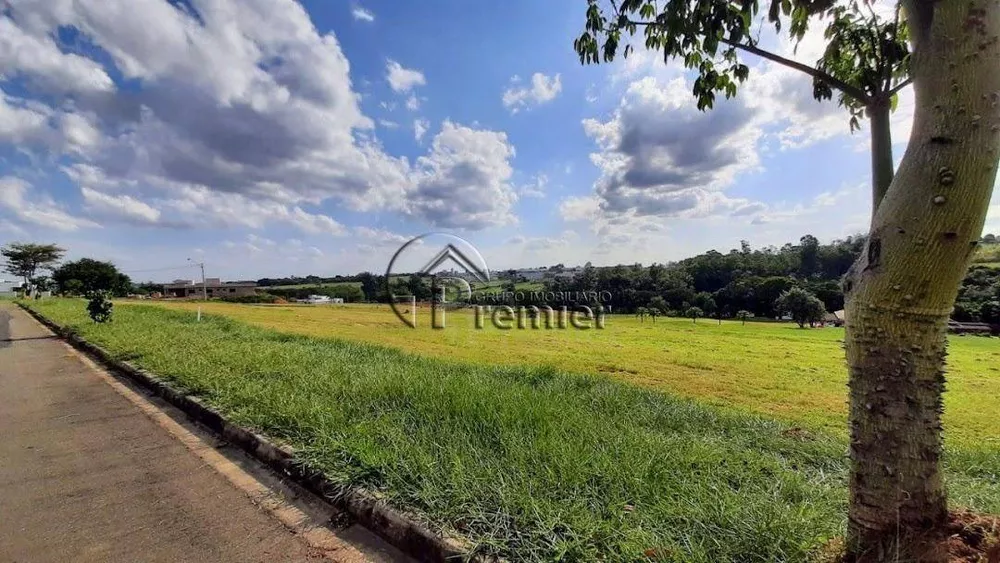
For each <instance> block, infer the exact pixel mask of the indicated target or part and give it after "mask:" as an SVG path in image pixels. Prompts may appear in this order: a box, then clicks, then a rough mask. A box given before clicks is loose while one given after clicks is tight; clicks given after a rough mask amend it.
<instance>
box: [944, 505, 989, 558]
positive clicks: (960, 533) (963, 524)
mask: <svg viewBox="0 0 1000 563" xmlns="http://www.w3.org/2000/svg"><path fill="white" fill-rule="evenodd" d="M944 535H945V540H944V542H945V546H946V548H947V550H948V556H949V559H948V562H949V563H1000V517H997V516H981V515H978V514H974V513H972V512H967V511H965V512H952V513H951V514H950V515H949V518H948V523H947V524H946V525H945V529H944Z"/></svg>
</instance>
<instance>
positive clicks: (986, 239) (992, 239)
mask: <svg viewBox="0 0 1000 563" xmlns="http://www.w3.org/2000/svg"><path fill="white" fill-rule="evenodd" d="M996 242H997V236H996V235H994V234H993V233H988V234H985V235H983V244H996Z"/></svg>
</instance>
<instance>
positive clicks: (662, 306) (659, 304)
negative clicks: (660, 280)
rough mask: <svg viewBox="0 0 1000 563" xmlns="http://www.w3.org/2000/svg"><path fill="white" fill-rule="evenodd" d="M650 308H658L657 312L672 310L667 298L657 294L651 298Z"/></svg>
mask: <svg viewBox="0 0 1000 563" xmlns="http://www.w3.org/2000/svg"><path fill="white" fill-rule="evenodd" d="M649 309H650V310H652V309H656V311H657V312H659V313H664V314H666V312H667V311H669V310H670V306H669V305H668V304H667V301H666V299H664V298H663V297H661V296H659V295H655V296H653V298H652V299H650V300H649Z"/></svg>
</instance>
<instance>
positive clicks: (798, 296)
mask: <svg viewBox="0 0 1000 563" xmlns="http://www.w3.org/2000/svg"><path fill="white" fill-rule="evenodd" d="M774 306H775V308H776V309H778V311H780V312H781V313H787V314H788V315H791V317H792V320H794V321H795V322H796V323H798V324H799V327H805V325H806V323H809V325H812V324H813V323H817V322H819V321H821V320H823V316H824V315H825V314H826V308H824V307H823V302H822V301H820V300H819V299H817V298H816V296H815V295H813V294H812V293H809V292H808V291H806V290H804V289H802V288H800V287H793V288H792V289H789V290H788V291H785V292H783V293H782V294H781V296H779V297H778V299H777V301H775V303H774Z"/></svg>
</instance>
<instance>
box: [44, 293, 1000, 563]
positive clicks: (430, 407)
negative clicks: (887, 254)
mask: <svg viewBox="0 0 1000 563" xmlns="http://www.w3.org/2000/svg"><path fill="white" fill-rule="evenodd" d="M35 306H37V307H38V308H39V309H40V310H42V311H43V312H44V313H45V314H47V315H49V316H51V317H52V318H55V319H57V320H59V321H60V322H63V323H68V324H72V325H75V326H77V327H78V328H79V330H80V331H81V332H82V333H83V334H84V335H85V336H86V337H87V338H89V339H91V340H93V341H95V342H97V343H99V344H101V345H103V346H105V347H107V348H108V349H110V350H112V351H113V352H114V353H116V354H118V355H119V356H122V357H127V358H130V359H132V360H133V361H136V362H137V363H139V364H141V365H144V366H146V367H148V368H150V369H151V370H153V371H155V372H157V373H160V374H164V375H166V376H168V377H170V378H171V379H173V380H174V381H176V382H178V383H180V384H181V385H183V386H185V387H187V388H189V389H190V390H192V391H193V392H195V393H197V394H199V395H201V396H204V397H206V398H208V399H209V400H210V402H211V403H213V404H214V405H216V406H218V407H220V408H222V409H223V410H225V411H227V412H229V413H230V414H231V415H232V416H234V417H235V418H236V419H238V420H240V421H242V422H243V423H246V424H249V425H252V426H254V427H257V428H259V429H261V430H263V431H265V432H267V433H269V434H271V435H272V436H275V437H278V438H281V439H284V440H287V441H288V442H290V443H291V444H293V445H294V446H295V447H297V448H298V449H299V450H300V452H301V453H302V454H303V455H304V456H306V457H307V458H308V459H310V460H312V461H313V462H314V463H316V464H317V465H319V466H321V467H322V468H324V469H325V470H326V471H327V472H329V473H330V474H331V475H333V476H334V477H336V478H338V479H341V480H343V482H345V483H350V484H359V485H363V486H365V487H368V488H371V489H376V490H380V491H382V492H383V493H384V494H385V495H386V496H387V498H389V499H390V500H391V502H393V503H394V504H396V505H398V506H402V507H406V508H408V509H411V510H415V511H416V512H418V513H419V514H422V515H423V516H424V517H425V518H427V519H429V520H430V521H431V522H432V523H433V524H434V525H435V526H436V527H437V528H439V529H442V530H459V531H460V532H461V533H462V534H463V535H464V536H466V537H468V538H470V539H471V540H472V541H473V542H475V543H477V544H479V545H480V546H483V547H484V548H486V549H488V550H490V551H494V552H498V553H501V554H504V555H507V556H509V557H511V558H512V559H514V560H552V559H563V560H576V561H589V560H595V559H597V558H598V557H600V558H602V559H605V560H613V561H629V560H636V559H640V558H641V555H642V553H643V552H645V551H646V550H648V549H658V550H660V551H659V552H660V553H661V554H662V555H663V559H664V560H683V561H736V560H739V561H779V560H803V559H804V558H806V557H807V554H808V552H809V551H810V550H811V549H813V548H815V547H816V546H818V545H821V544H822V543H823V542H824V541H825V539H826V538H828V537H830V536H832V535H835V534H838V533H840V531H841V529H842V526H843V522H842V515H843V513H844V508H845V506H844V503H845V500H844V499H845V491H844V488H843V483H844V464H843V455H844V451H845V446H844V443H843V441H842V440H840V439H837V438H831V437H827V436H824V435H823V434H818V435H815V436H813V437H811V438H806V439H803V438H802V436H801V435H800V433H796V432H791V433H786V432H784V430H785V427H783V426H782V425H781V424H779V423H775V422H769V421H767V420H764V419H761V418H758V417H756V416H753V415H744V414H736V413H723V412H721V411H717V410H713V409H711V408H708V407H703V406H699V405H697V404H695V403H692V402H689V401H685V400H678V399H672V398H669V397H667V396H665V395H663V394H660V393H656V392H653V391H649V390H643V389H642V388H639V387H634V386H630V385H624V384H621V383H617V382H614V381H613V380H611V379H608V378H601V377H585V376H572V375H565V374H562V373H559V372H557V371H555V370H553V369H551V368H544V367H542V368H530V367H501V366H497V365H477V364H471V363H455V362H447V361H443V360H435V359H429V358H422V357H418V356H412V355H408V354H405V353H402V352H399V351H396V350H392V349H388V348H382V347H377V346H372V345H367V344H362V343H355V342H348V341H339V340H324V339H312V338H307V337H300V336H294V335H290V334H282V333H277V332H272V331H268V330H264V329H260V328H254V327H251V326H248V325H244V324H242V323H238V322H234V321H231V320H228V319H224V318H220V317H207V318H206V321H205V322H202V323H196V322H194V318H193V315H190V314H187V313H183V312H170V311H165V310H163V309H161V308H157V307H147V306H123V307H118V308H117V310H116V317H115V321H114V322H113V323H110V324H106V325H94V324H93V323H90V322H89V321H88V320H87V319H86V317H85V315H84V308H83V303H82V302H79V301H57V300H51V301H45V302H43V303H40V304H35ZM369 330H370V328H369ZM990 471H993V473H992V474H991V473H989V471H987V470H986V469H984V468H983V467H979V468H977V467H975V466H974V465H966V466H963V467H958V468H954V467H953V469H952V472H951V474H950V477H951V486H952V489H953V496H954V497H955V498H957V499H958V500H959V502H962V503H964V504H971V505H972V506H974V507H977V508H979V509H981V510H992V511H997V510H998V509H1000V491H998V489H1000V487H998V486H997V483H996V475H995V470H994V469H991V470H990ZM632 507H634V509H632Z"/></svg>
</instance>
